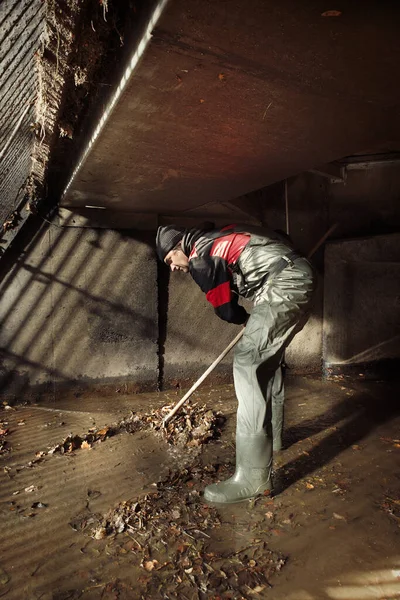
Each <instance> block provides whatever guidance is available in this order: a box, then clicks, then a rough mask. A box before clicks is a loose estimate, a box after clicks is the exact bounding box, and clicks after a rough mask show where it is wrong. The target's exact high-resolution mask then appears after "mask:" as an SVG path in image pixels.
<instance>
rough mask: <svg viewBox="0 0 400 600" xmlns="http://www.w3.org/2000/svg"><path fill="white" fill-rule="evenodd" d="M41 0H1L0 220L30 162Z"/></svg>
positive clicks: (15, 201) (15, 196)
mask: <svg viewBox="0 0 400 600" xmlns="http://www.w3.org/2000/svg"><path fill="white" fill-rule="evenodd" d="M44 6H45V5H44V3H43V2H41V1H40V0H23V1H21V0H3V1H2V2H1V4H0V153H1V154H0V223H3V222H4V221H5V219H6V218H7V216H8V215H9V213H10V212H11V211H12V210H13V209H14V208H15V207H16V205H17V204H18V200H19V198H18V192H19V190H20V188H21V186H23V185H24V183H25V182H26V180H27V178H28V176H29V174H30V172H31V166H32V153H33V148H34V132H33V129H34V126H32V127H31V124H32V123H33V124H34V123H35V102H36V99H37V94H38V87H39V77H38V71H37V69H36V65H35V60H36V59H35V53H36V52H37V51H38V49H39V47H40V43H41V39H43V35H44V31H45V29H44V27H45V26H44V13H45V8H44Z"/></svg>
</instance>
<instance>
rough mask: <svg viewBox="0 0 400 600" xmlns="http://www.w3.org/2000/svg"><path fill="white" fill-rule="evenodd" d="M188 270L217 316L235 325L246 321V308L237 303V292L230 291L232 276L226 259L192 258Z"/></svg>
mask: <svg viewBox="0 0 400 600" xmlns="http://www.w3.org/2000/svg"><path fill="white" fill-rule="evenodd" d="M189 270H190V274H191V276H192V277H193V279H194V281H195V282H196V283H197V285H198V286H200V288H201V289H202V291H203V292H204V293H205V294H206V298H207V300H208V301H209V302H210V303H211V304H212V306H213V307H214V310H215V313H216V314H217V315H218V317H220V318H221V319H223V320H224V321H228V322H229V323H235V324H236V325H242V324H243V323H245V322H246V321H247V318H248V314H247V312H246V310H245V309H244V308H243V306H240V305H239V304H238V296H237V294H235V293H233V292H232V285H231V284H232V276H231V273H230V271H229V269H228V265H227V262H226V260H224V259H223V258H219V257H208V258H202V257H196V258H192V259H191V260H190V263H189Z"/></svg>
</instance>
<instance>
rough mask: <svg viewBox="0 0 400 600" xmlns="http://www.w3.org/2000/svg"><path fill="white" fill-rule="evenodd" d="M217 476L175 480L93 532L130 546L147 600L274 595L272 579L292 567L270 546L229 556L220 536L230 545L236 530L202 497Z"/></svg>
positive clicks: (203, 472)
mask: <svg viewBox="0 0 400 600" xmlns="http://www.w3.org/2000/svg"><path fill="white" fill-rule="evenodd" d="M216 471H217V467H216V466H214V465H210V466H208V467H202V466H201V465H200V464H197V465H195V466H192V467H191V468H190V469H189V468H187V469H183V470H181V471H179V472H175V473H172V474H170V475H169V476H168V477H167V478H166V479H165V480H164V481H162V482H160V483H158V484H157V490H156V491H154V493H151V494H147V495H145V496H144V497H142V498H139V499H137V500H135V501H129V502H122V503H120V504H119V505H118V506H117V507H115V508H114V509H113V510H111V511H109V512H108V513H107V514H106V515H105V516H104V517H103V518H102V519H100V520H99V521H97V522H96V523H93V520H91V523H90V526H88V527H86V530H87V532H88V533H89V534H90V535H91V536H92V537H94V538H95V539H102V538H104V537H108V536H113V539H114V540H116V539H117V538H118V537H119V536H120V535H121V534H122V535H123V536H127V537H129V538H130V540H131V542H132V543H133V545H132V549H131V552H130V554H129V556H130V560H131V561H132V562H133V564H134V565H135V566H137V567H138V566H140V567H141V568H142V569H143V576H142V577H140V578H139V583H140V584H141V587H142V588H143V591H142V592H141V593H142V596H141V597H145V598H169V599H182V598H196V599H199V600H203V599H204V600H205V599H206V598H230V599H231V600H234V599H237V600H239V599H250V598H254V596H255V595H257V594H258V593H260V592H262V591H263V590H264V589H266V588H268V587H271V586H270V584H269V578H270V577H271V575H272V574H273V573H275V572H277V571H279V570H280V569H281V568H282V566H283V565H284V564H285V559H284V558H283V557H282V556H281V555H279V554H277V553H275V552H272V551H271V550H269V549H268V547H267V544H266V542H265V541H264V540H262V539H255V540H252V542H251V543H250V545H249V544H248V543H247V544H246V542H244V547H243V548H242V549H239V550H232V545H233V544H229V543H228V544H227V545H228V547H229V550H228V551H226V549H225V550H220V551H219V550H218V543H216V541H217V542H218V540H216V539H215V538H216V535H217V536H218V537H219V538H220V539H222V540H224V539H225V537H228V536H230V535H231V533H232V525H231V524H229V526H228V527H227V526H226V525H224V523H222V522H221V520H220V517H219V514H218V511H217V510H216V509H215V508H214V507H210V506H208V505H207V504H205V503H204V502H202V501H201V499H200V492H199V490H198V489H197V487H200V486H201V484H200V480H201V479H203V485H204V477H205V478H207V477H210V476H211V475H214V476H215V472H216ZM219 474H220V473H219V471H218V475H219ZM225 547H226V545H225Z"/></svg>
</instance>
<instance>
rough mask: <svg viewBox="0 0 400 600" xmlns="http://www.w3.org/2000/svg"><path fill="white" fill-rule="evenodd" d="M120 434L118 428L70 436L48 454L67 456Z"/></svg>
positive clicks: (107, 428)
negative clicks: (58, 453) (56, 453)
mask: <svg viewBox="0 0 400 600" xmlns="http://www.w3.org/2000/svg"><path fill="white" fill-rule="evenodd" d="M116 433H118V429H117V428H116V427H103V428H102V429H95V428H92V429H89V431H88V433H85V434H84V435H82V436H80V435H72V434H71V435H68V436H67V437H66V438H65V439H64V440H63V441H62V442H61V443H60V444H56V445H55V446H53V448H50V450H49V451H48V452H47V454H54V453H55V452H60V454H66V453H70V452H73V451H74V450H77V449H78V448H90V447H91V446H92V444H94V443H95V442H103V441H104V440H105V439H107V438H109V437H111V436H112V435H115V434H116ZM44 454H45V453H44V452H40V453H37V456H39V455H40V456H39V457H42V456H43V455H44Z"/></svg>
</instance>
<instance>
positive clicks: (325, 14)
mask: <svg viewBox="0 0 400 600" xmlns="http://www.w3.org/2000/svg"><path fill="white" fill-rule="evenodd" d="M341 15H342V12H341V11H340V10H326V11H325V12H323V13H322V14H321V17H340V16H341ZM360 375H362V373H360Z"/></svg>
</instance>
